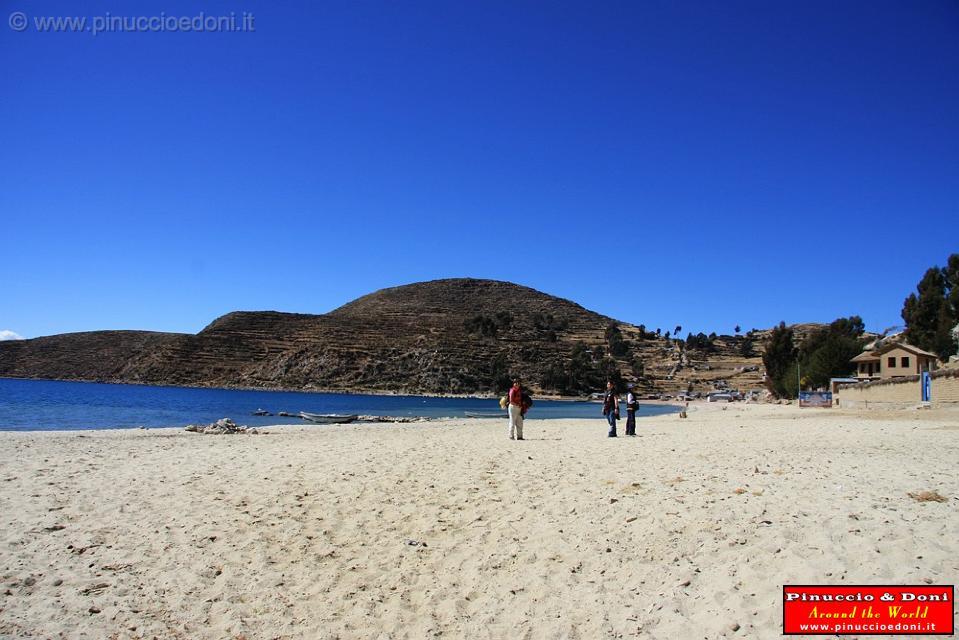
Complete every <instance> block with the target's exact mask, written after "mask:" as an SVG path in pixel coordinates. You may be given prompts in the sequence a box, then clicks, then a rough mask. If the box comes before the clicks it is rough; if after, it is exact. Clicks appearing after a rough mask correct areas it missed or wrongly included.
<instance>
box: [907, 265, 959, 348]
mask: <svg viewBox="0 0 959 640" xmlns="http://www.w3.org/2000/svg"><path fill="white" fill-rule="evenodd" d="M916 291H917V293H910V294H909V296H908V297H907V298H906V299H905V301H904V302H903V305H902V319H903V320H904V321H905V322H906V339H907V340H908V341H909V342H911V343H912V344H914V345H916V346H917V347H919V348H921V349H925V350H927V351H932V352H933V353H935V354H936V355H938V356H939V357H940V358H942V359H946V358H948V357H949V356H950V355H953V354H955V352H956V343H955V341H954V340H953V339H952V335H951V334H950V332H951V330H952V327H953V326H955V324H956V322H957V320H959V254H957V253H954V254H952V255H951V256H949V259H948V260H947V261H946V266H945V267H944V268H941V269H940V268H939V267H930V268H929V269H927V270H926V273H925V274H924V275H923V276H922V279H921V280H920V281H919V284H918V285H916Z"/></svg>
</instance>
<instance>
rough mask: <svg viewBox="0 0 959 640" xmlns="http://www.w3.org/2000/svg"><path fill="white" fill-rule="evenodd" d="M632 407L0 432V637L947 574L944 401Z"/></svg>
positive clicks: (955, 492)
mask: <svg viewBox="0 0 959 640" xmlns="http://www.w3.org/2000/svg"><path fill="white" fill-rule="evenodd" d="M532 415H533V417H535V409H534V412H533V414H532ZM639 422H640V424H639V427H638V431H639V432H640V433H641V436H640V437H637V438H625V437H620V438H618V439H615V440H612V439H608V438H606V437H605V423H604V422H602V421H601V420H596V421H575V420H561V421H536V420H535V419H533V420H529V421H528V422H527V426H526V435H527V438H528V439H527V440H526V441H525V442H511V441H509V440H508V439H506V424H505V421H504V422H500V421H491V420H449V421H441V422H433V423H428V424H416V425H370V426H363V425H359V426H355V425H348V426H336V427H275V428H267V429H266V431H269V432H270V434H269V435H239V436H204V435H196V434H190V433H184V432H182V431H179V430H150V431H122V432H120V431H112V432H105V431H99V432H59V433H9V432H7V433H0V523H2V527H0V637H4V638H7V637H11V638H18V637H69V638H113V637H116V638H153V637H157V638H161V639H162V638H191V639H194V638H248V639H253V638H428V637H441V636H442V637H453V638H464V637H469V638H583V639H593V638H618V637H644V638H678V637H683V638H714V637H720V636H724V635H725V636H730V637H750V638H770V637H776V636H778V635H779V634H780V630H781V626H780V625H781V622H782V621H781V611H782V605H781V585H782V584H784V583H787V584H788V583H826V584H831V583H843V582H846V583H864V584H868V583H878V584H882V583H919V584H922V583H925V582H930V583H935V584H955V583H956V582H957V578H959V542H957V541H956V532H957V531H959V499H957V496H959V414H956V413H952V414H946V413H942V414H933V413H922V412H917V411H913V412H903V413H886V414H880V415H874V416H870V417H863V416H860V415H856V414H851V413H838V412H834V411H830V410H813V409H806V410H802V411H800V410H798V409H796V408H794V407H779V406H730V407H728V408H727V409H726V410H722V408H721V407H715V406H706V405H703V406H700V407H697V408H696V410H694V411H693V412H692V413H690V417H689V419H688V420H680V419H678V418H677V417H676V416H667V417H662V416H661V417H656V418H650V419H641V420H640V421H639ZM922 490H935V491H937V492H938V493H939V494H941V495H943V496H946V497H948V500H947V501H946V502H942V503H940V502H918V501H916V500H914V499H912V498H910V497H909V496H908V495H907V492H917V491H922Z"/></svg>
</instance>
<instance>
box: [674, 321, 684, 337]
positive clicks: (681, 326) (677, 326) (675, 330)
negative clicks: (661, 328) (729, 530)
mask: <svg viewBox="0 0 959 640" xmlns="http://www.w3.org/2000/svg"><path fill="white" fill-rule="evenodd" d="M682 330H683V325H681V324H677V325H676V328H675V329H674V330H673V335H674V336H675V335H679V332H680V331H682Z"/></svg>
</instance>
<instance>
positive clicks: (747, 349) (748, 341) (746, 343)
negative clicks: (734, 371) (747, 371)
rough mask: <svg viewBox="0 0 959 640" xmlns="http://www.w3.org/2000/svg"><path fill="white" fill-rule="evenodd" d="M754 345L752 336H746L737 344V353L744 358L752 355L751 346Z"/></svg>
mask: <svg viewBox="0 0 959 640" xmlns="http://www.w3.org/2000/svg"><path fill="white" fill-rule="evenodd" d="M754 347H755V340H753V338H752V336H746V337H745V338H743V341H742V342H741V343H740V344H739V355H741V356H742V357H744V358H752V357H753V353H754V352H753V348H754Z"/></svg>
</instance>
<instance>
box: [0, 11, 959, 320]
mask: <svg viewBox="0 0 959 640" xmlns="http://www.w3.org/2000/svg"><path fill="white" fill-rule="evenodd" d="M17 10H21V11H23V12H24V13H25V14H26V15H27V16H28V20H31V21H32V20H33V19H34V17H36V16H74V15H76V16H87V17H88V19H90V20H92V19H94V17H96V16H104V15H106V13H107V12H109V13H110V14H112V15H114V16H155V15H159V14H160V13H161V12H163V13H164V14H165V15H167V16H195V15H197V13H198V12H200V11H205V12H206V13H207V14H210V15H213V14H228V13H229V12H230V11H234V12H236V13H237V14H238V15H239V14H241V12H243V11H249V12H252V13H253V14H254V16H255V22H254V26H255V32H253V33H100V34H98V35H95V36H94V35H93V34H92V33H38V32H36V30H35V29H34V28H33V26H32V25H30V26H28V28H27V29H26V30H25V31H23V32H15V31H13V30H12V29H10V27H9V25H8V22H9V19H8V15H9V14H10V12H13V11H17ZM2 12H3V13H2V16H0V18H2V20H0V61H2V68H3V73H2V75H0V83H2V84H0V86H2V90H0V91H2V94H0V127H2V132H3V134H2V142H0V181H2V182H0V214H2V223H0V274H2V280H0V282H2V293H0V330H11V331H14V332H17V333H19V334H21V335H23V336H26V337H35V336H40V335H47V334H52V333H60V332H69V331H83V330H92V329H104V328H112V329H124V328H136V329H153V330H161V331H183V332H195V331H198V330H200V329H201V328H202V327H203V326H205V325H206V324H207V323H208V322H210V321H211V320H212V319H213V318H215V317H216V316H218V315H221V314H223V313H226V312H228V311H231V310H236V309H248V310H256V309H277V310H283V311H296V312H308V313H323V312H326V311H329V310H331V309H333V308H335V307H337V306H339V305H341V304H343V303H345V302H347V301H349V300H351V299H353V298H355V297H357V296H360V295H362V294H365V293H368V292H371V291H373V290H376V289H380V288H382V287H388V286H394V285H399V284H405V283H409V282H414V281H419V280H429V279H435V278H445V277H461V276H472V277H478V278H495V279H503V280H511V281H514V282H518V283H521V284H525V285H528V286H531V287H535V288H537V289H541V290H543V291H546V292H548V293H551V294H555V295H559V296H563V297H566V298H570V299H572V300H574V301H576V302H579V303H580V304H583V305H584V306H586V307H588V308H591V309H594V310H596V311H600V312H602V313H605V314H608V315H610V316H613V317H616V318H619V319H621V320H624V321H628V322H633V323H636V324H639V323H645V324H646V325H647V326H648V327H650V328H655V327H657V326H658V327H662V328H663V329H664V330H666V329H671V328H672V327H673V326H675V325H676V324H681V325H683V327H684V330H683V333H684V334H685V333H686V331H687V330H693V331H699V330H702V331H706V332H709V331H717V332H723V333H729V332H731V331H732V328H733V326H735V325H736V324H740V325H742V327H743V328H744V330H745V329H748V328H751V327H766V326H770V325H772V324H774V323H776V322H778V321H779V320H785V321H786V322H790V323H792V322H804V321H829V320H832V319H833V318H835V317H837V316H840V315H849V314H853V313H857V314H860V315H862V316H863V318H864V319H865V321H866V325H867V327H868V328H870V329H874V330H881V329H883V328H884V327H886V326H889V325H891V324H896V323H899V322H901V320H900V319H899V311H900V309H901V306H902V301H903V298H904V297H905V296H906V295H907V294H908V293H909V292H910V291H912V290H913V289H914V287H915V284H916V283H917V282H918V280H919V278H920V277H921V276H922V273H923V272H924V271H925V269H926V268H927V267H929V266H931V265H933V264H940V265H941V264H944V263H945V260H946V257H947V256H948V255H949V253H951V252H955V251H959V239H957V233H956V232H957V231H959V3H957V2H954V1H953V0H924V1H921V2H909V1H902V2H872V1H870V2H861V3H856V2H845V1H844V2H835V1H831V0H830V1H828V2H827V1H805V0H804V1H801V2H800V1H797V2H791V3H788V2H767V1H756V2H739V1H731V2H673V1H671V0H670V1H662V2H610V3H595V2H589V3H587V2H581V3H572V4H562V5H561V4H559V3H556V4H553V3H543V2H531V3H515V2H502V3H494V2H465V3H463V2H447V1H445V0H444V1H441V2H439V1H438V2H417V1H411V2H388V3H387V2H383V3H378V2H362V1H361V2H352V1H350V2H347V1H343V2H301V3H285V2H284V3H273V2H264V1H262V0H258V1H255V2H253V1H250V2H245V1H242V0H241V1H232V2H202V3H182V2H162V3H154V2H132V1H126V2H37V1H29V2H28V1H27V0H10V1H7V2H3V3H2Z"/></svg>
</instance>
